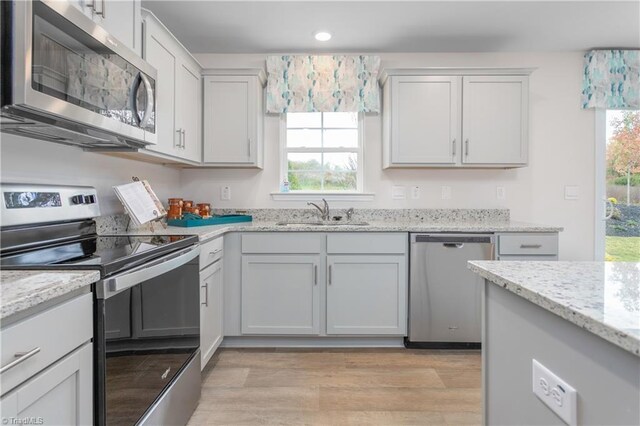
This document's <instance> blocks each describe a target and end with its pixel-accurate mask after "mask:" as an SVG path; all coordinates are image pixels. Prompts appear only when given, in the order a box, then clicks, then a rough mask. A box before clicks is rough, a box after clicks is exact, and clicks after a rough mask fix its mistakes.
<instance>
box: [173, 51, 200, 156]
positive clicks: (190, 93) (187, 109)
mask: <svg viewBox="0 0 640 426" xmlns="http://www.w3.org/2000/svg"><path fill="white" fill-rule="evenodd" d="M201 97H202V92H201V86H200V70H198V69H196V68H194V67H192V66H191V65H189V64H188V63H187V62H185V61H181V62H180V63H179V64H178V71H177V75H176V110H175V116H176V131H177V132H179V133H180V135H179V137H180V138H181V144H180V145H181V147H182V151H183V152H182V154H181V157H182V158H185V159H187V160H192V161H201V147H202V141H201V139H200V115H201V109H200V106H201V102H200V98H201Z"/></svg>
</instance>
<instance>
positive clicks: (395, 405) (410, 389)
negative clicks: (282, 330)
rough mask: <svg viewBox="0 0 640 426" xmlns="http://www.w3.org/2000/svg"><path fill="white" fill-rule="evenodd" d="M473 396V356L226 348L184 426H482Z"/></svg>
mask: <svg viewBox="0 0 640 426" xmlns="http://www.w3.org/2000/svg"><path fill="white" fill-rule="evenodd" d="M212 365H213V367H212ZM480 392H481V391H480V352H479V351H444V350H406V349H362V350H360V349H348V350H344V349H331V350H327V349H324V350H317V349H314V350H297V349H296V350H292V349H256V350H254V349H243V350H237V349H225V350H221V351H219V353H218V354H217V355H216V359H213V360H212V361H211V363H209V365H208V366H207V369H206V370H205V371H204V372H203V388H202V397H201V400H200V405H199V406H198V408H197V410H196V412H195V413H194V414H193V416H192V417H191V420H190V422H189V425H190V426H193V425H230V424H234V425H372V424H375V425H463V424H464V425H466V424H481V417H480V413H481V394H480Z"/></svg>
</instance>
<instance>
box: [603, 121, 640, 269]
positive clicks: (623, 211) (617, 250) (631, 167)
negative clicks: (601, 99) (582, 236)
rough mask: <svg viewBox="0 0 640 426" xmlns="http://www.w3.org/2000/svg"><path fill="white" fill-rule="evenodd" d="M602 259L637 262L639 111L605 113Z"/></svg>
mask: <svg viewBox="0 0 640 426" xmlns="http://www.w3.org/2000/svg"><path fill="white" fill-rule="evenodd" d="M606 161H607V199H608V201H609V211H608V213H609V219H608V220H607V227H606V246H605V247H606V254H605V259H606V260H612V261H628V262H640V111H616V110H609V111H607V158H606Z"/></svg>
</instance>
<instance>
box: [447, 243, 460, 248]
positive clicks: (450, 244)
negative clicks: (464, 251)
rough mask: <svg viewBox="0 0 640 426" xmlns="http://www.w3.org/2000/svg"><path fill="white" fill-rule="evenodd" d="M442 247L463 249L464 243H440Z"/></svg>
mask: <svg viewBox="0 0 640 426" xmlns="http://www.w3.org/2000/svg"><path fill="white" fill-rule="evenodd" d="M442 245H443V246H444V247H446V248H462V247H464V243H442Z"/></svg>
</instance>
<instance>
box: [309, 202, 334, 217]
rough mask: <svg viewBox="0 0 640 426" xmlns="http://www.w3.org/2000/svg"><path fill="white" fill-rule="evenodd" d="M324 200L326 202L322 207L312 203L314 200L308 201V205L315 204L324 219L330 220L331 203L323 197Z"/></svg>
mask: <svg viewBox="0 0 640 426" xmlns="http://www.w3.org/2000/svg"><path fill="white" fill-rule="evenodd" d="M322 202H323V203H324V205H323V206H322V207H320V206H319V205H317V204H316V203H312V202H308V203H307V205H308V206H313V207H315V208H316V209H318V210H319V211H320V215H321V217H322V220H329V203H327V200H325V199H324V198H323V199H322Z"/></svg>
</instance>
